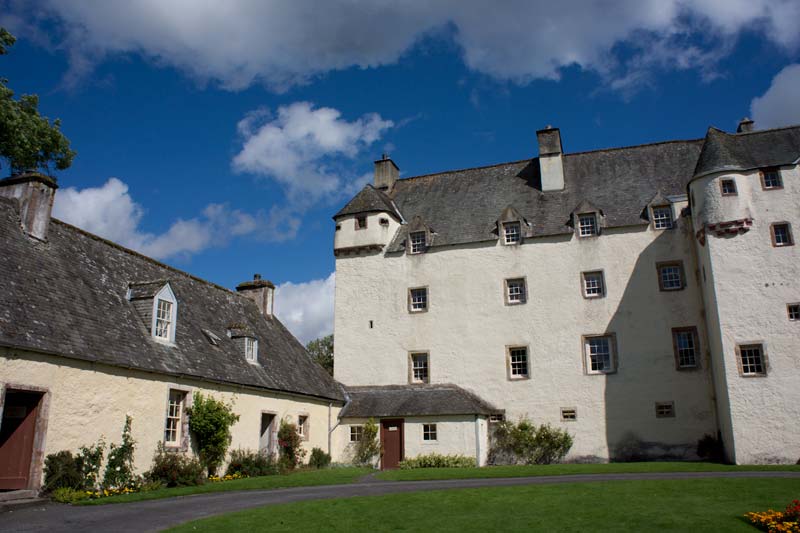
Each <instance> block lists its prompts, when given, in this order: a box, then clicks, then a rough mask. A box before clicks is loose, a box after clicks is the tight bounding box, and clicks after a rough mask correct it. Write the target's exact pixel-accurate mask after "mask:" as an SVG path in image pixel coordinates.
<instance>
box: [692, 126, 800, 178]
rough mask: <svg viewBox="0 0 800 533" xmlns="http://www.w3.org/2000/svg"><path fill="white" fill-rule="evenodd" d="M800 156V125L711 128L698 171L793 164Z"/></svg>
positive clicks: (703, 172)
mask: <svg viewBox="0 0 800 533" xmlns="http://www.w3.org/2000/svg"><path fill="white" fill-rule="evenodd" d="M798 158H800V126H790V127H787V128H778V129H773V130H760V131H751V132H747V133H725V132H724V131H721V130H718V129H717V128H709V129H708V133H706V138H705V143H704V144H703V151H702V153H701V154H700V157H699V159H698V161H697V168H696V169H695V175H696V176H700V175H703V174H708V173H711V172H718V171H721V170H751V169H755V168H764V167H776V166H780V165H788V164H792V163H794V162H795V161H797V160H798Z"/></svg>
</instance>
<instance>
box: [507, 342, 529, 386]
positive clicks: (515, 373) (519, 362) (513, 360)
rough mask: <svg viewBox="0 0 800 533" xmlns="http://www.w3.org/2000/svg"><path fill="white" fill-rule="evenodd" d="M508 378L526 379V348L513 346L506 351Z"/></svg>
mask: <svg viewBox="0 0 800 533" xmlns="http://www.w3.org/2000/svg"><path fill="white" fill-rule="evenodd" d="M508 377H509V379H522V378H527V377H528V348H527V347H525V346H514V347H510V348H509V349H508Z"/></svg>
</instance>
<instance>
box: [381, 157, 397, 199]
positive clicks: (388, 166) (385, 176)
mask: <svg viewBox="0 0 800 533" xmlns="http://www.w3.org/2000/svg"><path fill="white" fill-rule="evenodd" d="M399 178H400V169H399V168H398V167H397V165H396V164H395V163H394V161H392V158H391V157H389V156H388V155H386V154H383V156H382V157H381V159H378V160H377V161H375V188H376V189H383V190H389V189H391V188H392V187H393V186H394V183H395V182H396V181H397V180H398V179H399Z"/></svg>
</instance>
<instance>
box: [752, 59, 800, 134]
mask: <svg viewBox="0 0 800 533" xmlns="http://www.w3.org/2000/svg"><path fill="white" fill-rule="evenodd" d="M798 95H800V63H795V64H794V65H789V66H788V67H786V68H784V69H783V70H781V71H780V72H779V73H778V74H777V75H776V76H775V77H774V78H772V84H771V85H770V86H769V89H767V92H765V93H764V94H763V95H761V96H757V97H756V98H753V101H752V102H751V103H750V113H751V114H752V117H753V121H754V122H755V124H756V127H757V128H759V129H761V128H775V127H778V126H788V125H794V124H800V97H798Z"/></svg>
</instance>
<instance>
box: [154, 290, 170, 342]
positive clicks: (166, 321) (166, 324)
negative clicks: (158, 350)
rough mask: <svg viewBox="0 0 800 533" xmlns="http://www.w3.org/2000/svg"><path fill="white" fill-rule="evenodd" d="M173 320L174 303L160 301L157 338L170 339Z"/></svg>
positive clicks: (157, 310) (157, 311)
mask: <svg viewBox="0 0 800 533" xmlns="http://www.w3.org/2000/svg"><path fill="white" fill-rule="evenodd" d="M171 320H172V302H168V301H166V300H161V299H159V300H158V304H157V305H156V331H155V335H156V337H159V338H162V339H169V338H170V327H171Z"/></svg>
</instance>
